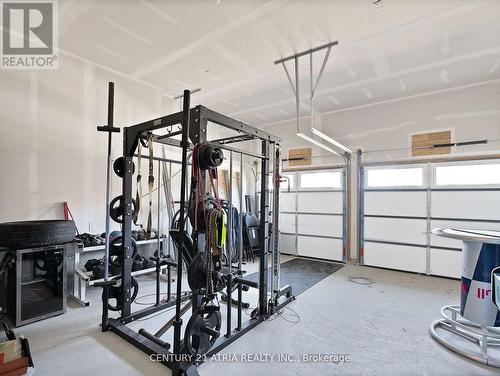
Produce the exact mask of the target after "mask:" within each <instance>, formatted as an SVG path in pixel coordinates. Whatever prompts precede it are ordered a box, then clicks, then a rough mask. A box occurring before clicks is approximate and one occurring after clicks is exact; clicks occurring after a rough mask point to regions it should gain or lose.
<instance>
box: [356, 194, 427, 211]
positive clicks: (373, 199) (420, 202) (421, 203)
mask: <svg viewBox="0 0 500 376" xmlns="http://www.w3.org/2000/svg"><path fill="white" fill-rule="evenodd" d="M426 207H427V198H426V192H420V191H419V192H373V191H369V192H365V214H379V215H399V216H412V217H425V215H426V213H425V212H426Z"/></svg>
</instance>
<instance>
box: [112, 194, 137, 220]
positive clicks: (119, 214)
mask: <svg viewBox="0 0 500 376" xmlns="http://www.w3.org/2000/svg"><path fill="white" fill-rule="evenodd" d="M117 202H118V203H119V205H118V206H116V207H115V205H116V203H117ZM135 208H136V205H135V200H134V199H132V214H131V216H132V217H133V216H134V215H135ZM109 215H110V217H111V219H112V220H113V221H115V222H116V223H123V196H116V197H115V198H114V199H113V200H112V201H111V202H110V204H109Z"/></svg>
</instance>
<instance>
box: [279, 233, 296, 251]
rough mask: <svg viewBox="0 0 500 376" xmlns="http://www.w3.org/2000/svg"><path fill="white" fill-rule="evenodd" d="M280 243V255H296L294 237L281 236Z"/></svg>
mask: <svg viewBox="0 0 500 376" xmlns="http://www.w3.org/2000/svg"><path fill="white" fill-rule="evenodd" d="M280 241H281V243H280V245H281V252H282V253H288V254H290V255H295V254H296V253H297V250H296V249H295V235H287V234H281V238H280Z"/></svg>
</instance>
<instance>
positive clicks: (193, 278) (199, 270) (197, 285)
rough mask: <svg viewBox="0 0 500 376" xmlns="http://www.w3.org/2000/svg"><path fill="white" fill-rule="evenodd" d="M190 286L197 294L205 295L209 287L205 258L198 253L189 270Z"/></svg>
mask: <svg viewBox="0 0 500 376" xmlns="http://www.w3.org/2000/svg"><path fill="white" fill-rule="evenodd" d="M188 285H189V288H190V289H191V290H192V291H193V292H194V293H195V294H199V295H200V294H203V291H204V290H205V289H206V287H207V273H206V271H205V257H204V256H203V254H202V253H198V254H197V255H196V256H195V257H194V259H193V261H192V262H191V264H190V265H189V268H188Z"/></svg>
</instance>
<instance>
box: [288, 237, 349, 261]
mask: <svg viewBox="0 0 500 376" xmlns="http://www.w3.org/2000/svg"><path fill="white" fill-rule="evenodd" d="M342 247H343V245H342V240H340V239H327V238H315V237H310V236H300V235H299V236H298V248H299V252H298V254H299V255H300V256H307V257H316V258H322V259H327V260H335V261H342V253H343V249H342Z"/></svg>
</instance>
